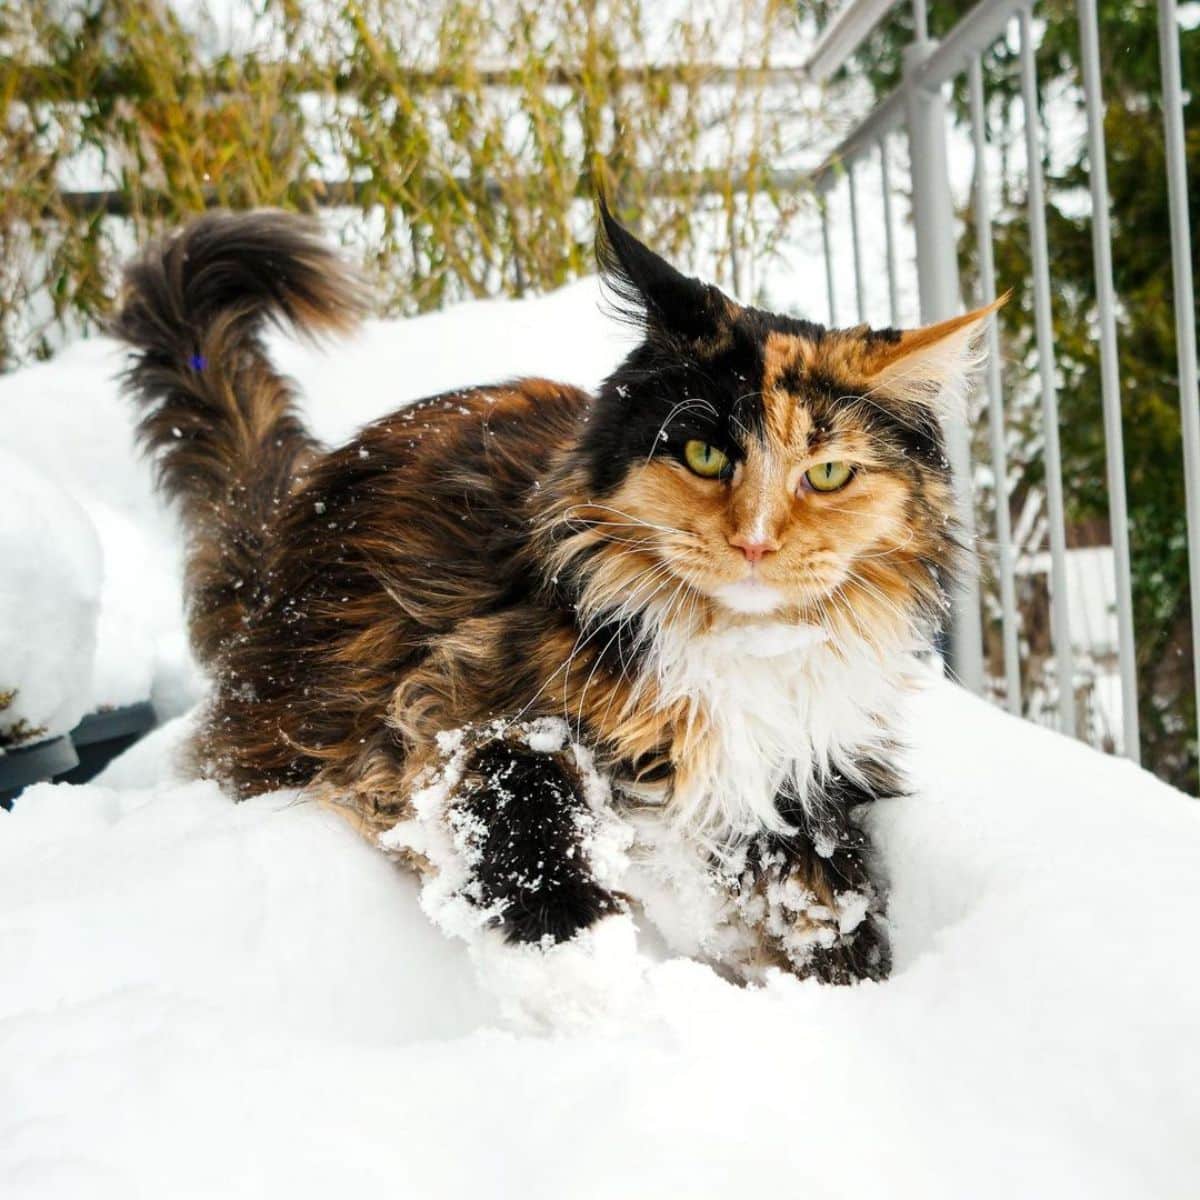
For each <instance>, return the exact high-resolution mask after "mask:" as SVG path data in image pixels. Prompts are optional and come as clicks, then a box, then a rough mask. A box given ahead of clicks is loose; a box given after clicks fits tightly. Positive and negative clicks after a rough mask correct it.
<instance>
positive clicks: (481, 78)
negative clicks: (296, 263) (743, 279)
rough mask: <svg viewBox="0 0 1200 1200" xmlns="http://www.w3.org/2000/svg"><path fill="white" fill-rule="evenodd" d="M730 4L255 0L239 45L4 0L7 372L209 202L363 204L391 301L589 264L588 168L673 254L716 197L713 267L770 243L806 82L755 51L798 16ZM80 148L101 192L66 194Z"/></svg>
mask: <svg viewBox="0 0 1200 1200" xmlns="http://www.w3.org/2000/svg"><path fill="white" fill-rule="evenodd" d="M739 3H740V8H737V7H735V8H734V10H733V11H734V12H735V13H736V14H737V16H736V19H735V21H734V22H733V24H732V26H722V27H720V28H718V27H716V26H715V25H714V24H713V23H711V22H707V23H706V22H705V21H703V20H701V19H699V18H695V19H683V20H680V21H677V22H675V23H673V24H667V25H666V26H665V27H664V22H663V20H662V18H661V15H658V16H657V17H656V20H655V22H654V26H653V29H651V28H650V27H649V23H648V21H647V15H648V14H647V11H646V10H645V9H644V8H643V2H642V0H613V3H611V4H607V5H603V6H602V5H598V4H596V3H595V0H561V2H560V3H557V4H554V5H546V4H542V3H537V2H534V0H432V2H431V3H420V2H418V0H331V2H330V3H328V4H325V5H301V4H298V3H296V0H254V2H253V3H251V0H247V3H246V6H245V11H246V13H248V14H250V13H252V14H253V15H254V21H253V28H252V29H251V30H250V31H249V33H248V35H247V36H246V37H245V38H243V39H242V41H243V42H244V43H245V46H244V48H243V49H241V50H240V51H239V52H237V53H232V52H222V53H219V54H214V53H211V52H208V50H207V47H208V46H209V45H211V44H214V43H215V42H216V41H217V39H215V38H214V37H212V36H210V35H211V34H212V32H213V31H212V30H208V31H207V32H206V30H205V29H204V27H203V26H202V27H201V28H200V29H199V30H196V29H193V28H188V27H185V26H184V25H183V24H182V23H181V22H180V20H179V19H178V18H177V17H176V16H175V15H174V12H173V10H172V9H171V7H170V6H169V5H168V4H167V3H166V2H165V0H76V2H72V3H70V4H66V3H63V0H0V368H2V367H4V366H6V365H12V364H13V363H15V362H18V361H21V360H22V359H24V358H27V357H29V356H30V355H31V354H35V355H44V354H47V353H49V351H50V350H51V348H52V347H53V345H54V343H55V341H56V340H57V339H58V338H60V337H61V331H62V329H63V328H64V327H78V326H82V327H84V328H87V327H89V326H94V325H95V324H96V323H97V321H98V320H99V319H100V318H102V316H103V314H104V313H105V311H106V309H107V307H108V305H109V304H110V303H111V293H112V287H113V281H114V278H115V271H116V264H117V261H118V260H119V259H120V258H121V257H123V256H124V255H125V254H127V253H128V252H129V250H130V249H131V248H132V246H133V245H135V244H136V243H137V242H140V241H143V240H144V239H146V238H147V237H148V236H150V235H152V234H153V233H155V232H157V231H159V230H160V229H162V228H163V227H164V226H169V225H172V224H175V223H177V222H179V221H180V220H182V219H184V218H186V217H187V216H188V215H189V214H191V213H194V212H196V211H198V210H201V209H203V208H205V207H209V206H212V205H223V206H228V207H233V208H243V207H248V206H253V205H279V206H282V207H285V208H291V209H300V210H311V209H313V208H315V207H316V206H317V205H318V204H336V205H341V206H344V207H347V208H352V209H353V212H345V213H343V214H340V215H339V224H340V226H341V229H342V237H343V239H344V240H345V241H346V242H347V244H349V245H351V246H352V247H353V248H354V250H355V251H356V252H357V253H358V254H359V255H360V256H361V257H362V258H363V260H364V261H365V262H366V263H367V264H368V266H369V267H370V268H371V269H372V270H373V272H374V274H375V276H376V278H377V280H378V282H379V285H380V291H381V295H382V296H383V297H384V301H385V304H386V307H387V309H388V310H389V311H391V312H415V311H421V310H426V309H431V308H436V307H438V306H440V305H443V304H445V303H446V302H447V301H449V300H452V299H456V298H460V297H465V296H482V295H492V294H496V293H509V294H521V293H522V292H525V291H528V290H538V289H545V288H550V287H554V286H556V285H558V284H561V283H563V282H564V281H565V280H567V279H570V278H572V277H574V276H576V275H579V274H580V273H583V272H585V271H587V270H589V269H590V266H591V262H592V259H591V235H592V219H591V216H592V214H591V200H590V197H591V195H592V192H593V190H594V187H595V186H596V184H597V182H603V183H606V184H607V185H608V186H609V187H610V188H612V189H614V190H615V193H616V195H617V197H618V200H619V203H620V205H621V208H622V210H623V212H624V213H625V214H626V215H627V216H628V217H631V218H633V219H635V220H640V221H641V222H642V225H643V230H644V232H645V233H646V234H647V235H648V236H650V237H651V238H653V240H654V241H655V242H656V243H657V244H658V245H659V246H660V247H661V248H662V249H663V250H665V251H666V252H669V253H676V254H686V253H687V252H688V251H690V250H691V249H692V248H693V242H694V239H695V236H696V230H697V221H698V219H700V216H702V215H703V214H704V212H705V211H706V210H707V212H708V214H709V216H710V217H712V216H714V215H715V214H719V215H720V219H721V220H722V222H723V225H724V227H725V228H726V229H727V230H728V241H727V244H726V245H725V246H724V256H725V257H724V262H723V264H719V266H720V265H723V267H724V269H725V270H726V271H728V270H729V269H730V268H731V267H732V265H733V264H734V263H735V262H736V260H737V256H738V254H739V252H740V253H744V252H745V251H746V250H747V249H748V248H750V247H753V248H754V251H755V253H756V254H757V255H763V254H769V253H770V251H771V247H772V245H773V244H774V241H775V239H776V238H778V237H779V236H780V235H781V234H782V232H783V230H784V228H785V226H786V223H787V219H788V217H789V216H790V215H791V213H792V212H793V211H794V209H795V206H796V203H797V201H796V199H795V197H787V196H780V195H777V194H775V193H773V192H772V191H771V189H770V186H769V182H768V178H767V167H768V165H769V164H772V163H774V162H776V161H777V160H778V158H779V156H780V155H781V154H782V153H783V152H784V151H785V150H786V151H788V152H793V151H794V150H795V146H794V145H792V144H786V145H785V126H786V125H788V124H789V123H790V124H791V126H792V132H793V134H794V127H795V116H794V114H795V113H796V112H797V111H798V109H799V104H798V101H797V96H796V92H795V89H796V88H797V87H798V86H799V81H798V80H795V79H793V80H792V82H791V83H790V85H789V84H788V82H787V80H786V77H784V76H782V75H780V74H776V75H772V74H770V73H769V72H764V71H763V70H762V68H769V67H770V65H771V53H772V47H773V45H774V44H775V41H776V35H777V34H778V33H779V31H780V29H781V27H782V25H783V23H785V22H790V21H793V20H794V12H793V11H792V9H791V7H790V6H789V5H787V4H785V3H783V2H782V0H739ZM738 39H740V46H741V53H740V56H739V62H740V64H741V65H740V66H739V68H738V69H737V70H736V71H735V72H728V71H727V72H723V73H722V72H715V73H714V70H713V68H711V67H710V66H708V65H706V64H709V63H711V62H712V61H713V60H714V59H715V57H716V55H717V52H718V50H723V49H724V48H725V47H727V46H728V45H730V43H731V40H733V41H737V40H738ZM657 62H668V63H670V64H671V65H670V66H664V67H649V68H644V67H641V66H639V65H638V64H646V63H657ZM718 77H719V79H718ZM714 81H717V82H716V84H715V86H714ZM734 131H738V132H737V134H736V136H735V133H734ZM81 162H82V163H83V164H86V165H87V166H88V167H89V168H92V170H91V171H90V174H94V173H95V169H96V168H98V169H99V170H100V171H101V172H102V175H103V178H104V180H105V185H104V186H105V189H106V190H108V191H110V192H111V195H109V196H99V197H97V196H93V197H90V198H87V197H85V198H83V199H80V198H78V197H76V198H75V199H71V198H65V197H64V195H63V192H62V189H63V187H64V181H69V180H70V178H71V177H72V174H73V173H74V171H75V165H76V164H78V163H81ZM698 166H703V167H704V169H702V170H696V169H695V168H697V167H698ZM327 174H333V175H334V176H338V177H340V178H338V179H337V180H336V181H335V184H334V186H333V187H331V186H330V185H329V181H328V180H327V179H326V178H324V176H325V175H327ZM68 186H69V185H68ZM105 208H107V209H110V210H115V211H117V212H119V213H121V214H122V217H121V219H120V220H115V219H113V217H112V216H111V215H110V216H108V217H106V216H105V215H104V212H103V210H104V209H105ZM698 214H699V216H698ZM356 215H357V217H358V219H355V216H356Z"/></svg>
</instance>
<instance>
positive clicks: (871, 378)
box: [865, 292, 1011, 415]
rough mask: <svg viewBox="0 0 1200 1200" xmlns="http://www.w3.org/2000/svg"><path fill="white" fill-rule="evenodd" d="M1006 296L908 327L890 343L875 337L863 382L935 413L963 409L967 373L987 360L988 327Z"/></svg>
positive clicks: (885, 339) (967, 380)
mask: <svg viewBox="0 0 1200 1200" xmlns="http://www.w3.org/2000/svg"><path fill="white" fill-rule="evenodd" d="M1010 295H1011V293H1010V292H1005V293H1004V295H1003V296H1000V297H999V298H998V299H996V300H993V301H992V303H991V304H986V305H984V306H983V308H977V309H975V310H974V311H973V312H969V313H963V315H962V316H960V317H951V318H950V319H949V320H948V321H939V322H937V323H936V324H935V325H925V326H922V327H921V328H919V329H906V330H904V331H902V332H901V334H900V336H899V337H897V338H894V339H891V340H889V339H887V338H882V337H880V338H875V339H873V345H872V347H871V350H870V351H869V352H868V354H867V356H866V357H867V363H866V364H865V365H866V367H867V371H866V374H867V382H868V385H869V386H870V388H871V390H872V391H878V392H880V393H882V394H884V395H887V396H890V397H891V398H892V399H894V400H899V401H900V402H901V403H904V404H913V405H917V406H920V407H923V408H932V409H934V410H935V411H937V412H938V414H939V415H948V414H950V413H955V412H957V411H958V410H959V409H961V407H962V404H963V402H964V401H965V398H966V393H967V385H968V383H969V382H970V378H971V375H972V373H973V372H974V371H976V370H977V369H978V368H979V367H980V366H982V365H983V361H984V359H985V358H986V356H987V339H986V334H987V323H988V320H989V319H990V318H991V316H992V314H993V313H995V312H996V311H997V309H999V308H1001V307H1002V306H1003V305H1004V304H1006V303H1007V302H1008V298H1009V296H1010Z"/></svg>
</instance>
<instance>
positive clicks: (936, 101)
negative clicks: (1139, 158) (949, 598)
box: [808, 0, 1200, 760]
mask: <svg viewBox="0 0 1200 1200" xmlns="http://www.w3.org/2000/svg"><path fill="white" fill-rule="evenodd" d="M898 2H899V0H890V2H886V0H848V2H847V3H846V4H845V5H844V6H843V8H842V9H841V10H840V11H839V12H838V14H837V15H836V16H835V17H834V18H833V20H831V21H830V22H829V25H828V26H827V28H826V30H825V31H824V33H823V34H822V36H821V37H820V39H819V41H818V45H817V48H816V50H815V51H814V54H813V57H812V60H811V61H810V63H809V67H808V69H809V73H810V74H811V75H812V76H813V77H814V78H818V79H823V78H827V77H828V76H829V75H831V74H832V73H833V72H834V71H836V70H837V69H838V67H839V66H841V65H842V64H843V63H844V62H845V61H846V59H847V58H849V56H850V55H851V54H853V53H854V51H855V50H856V49H857V47H858V45H859V44H860V43H861V41H862V40H863V38H865V36H866V35H867V33H869V32H870V31H871V29H873V28H874V26H875V25H876V24H877V23H878V22H879V20H880V19H881V18H882V17H883V16H884V15H885V14H886V12H887V11H888V10H889V9H891V8H893V7H895V6H896V4H897V3H898ZM1076 8H1077V14H1078V19H1079V29H1080V46H1079V58H1080V64H1081V67H1082V83H1083V91H1084V100H1085V105H1084V108H1085V113H1086V122H1087V138H1086V145H1087V156H1088V171H1089V176H1090V190H1091V209H1092V212H1091V216H1092V249H1093V265H1094V272H1095V284H1096V301H1097V322H1098V325H1097V336H1098V342H1099V351H1100V380H1101V397H1100V398H1101V406H1102V412H1103V428H1104V435H1105V459H1106V477H1107V484H1108V500H1109V517H1110V526H1111V536H1112V555H1113V565H1114V574H1115V583H1116V618H1117V643H1118V664H1119V671H1120V703H1121V716H1122V725H1123V729H1124V731H1125V736H1124V738H1123V742H1122V745H1123V750H1124V752H1125V753H1126V754H1127V755H1128V756H1129V757H1130V758H1133V759H1134V760H1137V758H1138V755H1139V748H1138V736H1137V731H1138V697H1137V678H1136V669H1135V658H1134V653H1135V640H1134V624H1133V603H1132V587H1131V572H1130V552H1129V532H1128V525H1129V521H1128V506H1127V500H1126V492H1125V459H1124V447H1123V444H1122V433H1121V382H1120V377H1121V372H1120V361H1119V357H1118V348H1117V335H1116V298H1115V294H1114V288H1113V268H1112V248H1111V232H1110V224H1109V192H1108V183H1107V172H1106V150H1105V139H1104V123H1103V111H1104V109H1103V99H1102V93H1101V79H1100V50H1099V34H1098V22H1097V15H1096V0H1076ZM1033 9H1034V0H980V3H978V4H977V5H976V6H975V7H974V8H973V9H971V10H970V12H968V13H967V14H966V15H965V16H964V17H963V18H962V19H961V20H960V21H959V22H958V24H957V25H956V26H955V27H954V29H953V30H952V31H951V32H950V33H949V34H948V35H947V36H946V37H945V38H943V39H942V40H941V41H940V42H935V41H933V40H931V39H930V38H929V36H928V25H927V14H926V10H925V0H913V25H914V29H915V38H914V40H913V42H912V43H911V45H909V46H908V47H907V48H906V50H905V54H904V69H903V77H902V82H901V84H900V86H899V87H898V88H897V89H896V91H894V92H893V93H892V94H891V95H889V96H887V97H886V98H885V99H883V100H882V101H881V102H880V103H879V104H878V105H876V107H875V108H874V109H873V111H872V112H871V113H870V114H869V115H868V116H867V117H866V118H865V119H864V120H863V121H862V122H860V123H859V125H858V126H857V128H855V129H854V130H853V132H851V133H850V134H849V136H847V137H846V138H845V139H844V140H843V141H842V143H841V144H840V145H839V146H838V147H837V149H836V150H835V151H834V152H833V153H832V154H831V155H830V156H829V157H828V159H827V160H826V161H825V162H824V163H823V164H822V165H821V166H820V167H819V168H818V170H817V171H816V172H815V174H814V176H813V182H814V183H815V185H816V187H817V189H818V191H819V193H820V195H821V199H822V204H821V235H822V248H823V251H824V255H825V281H826V291H827V297H828V306H829V318H830V322H831V323H832V324H837V323H838V319H839V316H842V317H844V316H845V314H839V312H838V308H837V303H836V299H837V298H836V295H835V287H834V280H835V268H834V260H833V252H832V246H831V238H830V213H829V208H828V204H827V200H828V198H829V196H830V194H831V193H832V192H833V191H834V190H835V189H837V188H840V187H843V186H844V187H845V189H846V191H847V194H848V201H849V224H850V231H849V232H850V240H851V247H852V256H853V279H854V287H855V302H856V307H857V318H858V319H859V320H860V321H865V320H866V302H865V298H864V263H863V254H862V236H861V233H862V231H861V229H860V221H861V219H862V205H861V199H860V193H859V187H860V181H859V168H860V167H861V166H862V165H863V164H864V163H866V162H867V160H868V159H869V158H871V157H873V156H875V155H878V157H879V162H880V179H881V187H882V197H881V199H882V207H883V223H884V233H885V247H886V269H887V282H888V302H889V307H890V314H891V319H892V321H893V323H895V322H896V320H897V283H896V280H897V269H896V252H895V242H894V232H893V213H892V202H893V189H892V181H891V178H890V168H889V156H888V153H887V145H888V139H889V137H891V136H892V135H893V134H895V133H897V132H902V133H904V134H905V135H906V136H907V139H908V146H909V161H910V163H911V191H912V217H913V230H914V233H915V238H916V249H917V256H916V262H917V276H918V288H919V297H920V310H921V319H922V320H923V321H934V320H939V319H941V318H944V317H948V316H952V315H954V313H956V312H958V311H961V310H962V307H963V305H962V299H961V294H960V286H959V278H958V267H957V258H956V246H955V233H954V229H955V225H954V204H953V194H952V191H951V186H950V175H949V171H948V163H947V134H948V126H947V121H948V115H947V110H946V104H945V100H944V98H943V95H942V93H943V89H944V87H945V85H947V84H949V83H951V82H952V81H954V80H955V79H957V78H959V77H961V76H965V78H966V84H967V98H968V112H969V123H970V132H971V141H972V145H973V148H974V180H973V182H974V189H973V191H974V205H973V213H972V218H971V219H972V223H973V225H974V230H973V232H974V235H975V241H976V251H977V256H978V271H979V289H980V293H981V294H980V296H979V301H980V303H988V302H990V301H992V300H993V299H995V295H996V279H995V264H994V257H993V249H992V228H991V223H992V209H991V205H990V195H989V185H990V180H989V178H988V166H987V154H986V148H987V144H988V138H987V118H986V111H987V109H986V102H985V87H984V74H983V68H982V57H983V55H984V54H985V52H986V51H987V50H988V49H989V48H990V47H992V46H993V45H994V44H995V43H996V42H998V41H999V40H1000V39H1001V38H1003V37H1004V36H1005V35H1006V34H1007V32H1008V30H1009V28H1010V26H1011V24H1012V23H1013V22H1014V21H1015V22H1016V26H1017V53H1018V65H1019V79H1020V97H1021V110H1022V118H1023V122H1024V142H1025V151H1026V170H1027V205H1028V213H1027V215H1028V222H1029V238H1030V261H1031V265H1032V285H1033V286H1032V290H1033V301H1034V342H1035V345H1036V349H1037V362H1038V387H1039V392H1040V399H1041V406H1040V413H1041V421H1042V430H1041V432H1042V436H1043V439H1044V443H1043V446H1044V448H1043V465H1044V469H1045V500H1046V525H1047V541H1048V543H1049V552H1050V602H1051V613H1050V630H1051V641H1052V646H1053V653H1054V659H1055V676H1056V678H1057V682H1058V688H1057V718H1058V722H1059V724H1060V726H1061V728H1063V729H1064V730H1065V731H1067V732H1071V733H1074V732H1075V731H1076V714H1075V693H1074V680H1075V664H1074V662H1073V652H1072V637H1071V628H1070V621H1071V615H1070V608H1069V605H1068V582H1067V544H1066V522H1065V514H1064V504H1063V479H1062V462H1061V454H1060V449H1059V413H1058V395H1057V386H1056V375H1057V372H1056V366H1055V347H1054V330H1053V325H1052V320H1051V292H1050V289H1051V269H1050V256H1049V247H1048V241H1047V232H1046V215H1045V185H1044V180H1043V174H1042V161H1043V145H1042V133H1041V122H1040V120H1039V115H1038V81H1037V72H1036V65H1035V45H1034V14H1033ZM1158 22H1159V50H1160V66H1161V73H1162V96H1163V110H1164V126H1165V128H1164V133H1165V137H1166V154H1167V186H1168V192H1169V203H1170V222H1171V229H1170V232H1171V249H1172V255H1171V257H1172V271H1173V278H1174V307H1175V324H1176V342H1177V354H1178V368H1179V380H1180V395H1179V403H1180V407H1181V416H1182V430H1183V458H1184V478H1185V485H1186V495H1187V544H1188V555H1189V582H1190V589H1191V600H1192V604H1191V610H1192V636H1193V646H1194V647H1197V648H1200V396H1198V394H1197V384H1198V380H1197V358H1196V329H1195V323H1194V318H1193V314H1194V311H1195V307H1194V304H1195V301H1194V284H1193V280H1192V264H1191V231H1190V229H1189V220H1188V197H1187V174H1186V161H1185V141H1184V124H1183V90H1182V81H1181V78H1180V51H1179V15H1178V11H1177V4H1176V0H1158ZM989 337H990V341H991V345H990V350H991V354H990V357H989V365H988V368H987V371H986V374H985V380H984V382H985V395H986V401H987V426H988V436H989V442H990V450H991V455H990V457H991V469H992V473H993V476H994V480H995V487H996V516H995V532H996V542H997V561H996V563H995V570H996V583H997V589H998V593H999V603H1000V616H1001V644H1002V651H1003V676H1004V678H1003V682H1004V691H1005V697H1006V703H1007V705H1008V707H1009V708H1010V709H1011V710H1012V711H1013V712H1017V713H1019V712H1020V711H1021V676H1020V659H1019V654H1020V642H1019V637H1018V634H1019V619H1018V608H1017V590H1016V568H1017V563H1016V552H1015V548H1014V545H1013V533H1012V529H1011V522H1010V517H1009V509H1008V500H1009V497H1008V489H1007V480H1008V468H1007V462H1006V449H1005V404H1004V396H1003V392H1002V387H1001V373H1000V360H999V354H998V338H997V334H996V331H995V329H993V330H992V331H991V332H990V334H989ZM948 442H949V450H950V456H951V461H952V464H953V466H954V469H955V474H956V477H957V479H958V481H959V488H960V491H959V497H958V503H959V510H960V516H961V519H962V521H963V524H964V526H965V528H966V531H967V533H968V535H970V536H973V531H974V505H973V502H972V495H971V486H972V485H971V470H970V467H971V461H970V436H969V430H968V429H967V428H966V426H965V424H963V425H961V426H960V427H958V428H954V429H951V430H950V431H949V437H948ZM1193 658H1194V662H1195V671H1196V674H1195V679H1194V686H1195V689H1196V694H1197V701H1198V711H1200V653H1196V654H1194V655H1193ZM950 665H951V667H952V669H953V670H954V672H955V673H956V674H957V675H958V677H959V678H960V679H961V680H962V681H963V682H964V683H965V684H966V685H967V686H968V687H970V688H972V689H973V690H976V691H982V690H983V687H984V682H985V681H984V660H983V638H982V612H981V607H980V593H979V588H978V584H973V585H968V586H967V587H965V588H963V589H962V590H961V591H960V592H959V593H958V594H957V595H956V596H955V597H954V608H953V620H952V630H951V637H950Z"/></svg>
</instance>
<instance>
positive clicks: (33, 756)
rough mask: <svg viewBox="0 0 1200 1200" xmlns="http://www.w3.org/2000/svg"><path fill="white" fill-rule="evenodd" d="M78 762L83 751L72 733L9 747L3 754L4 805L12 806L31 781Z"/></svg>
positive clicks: (0, 789) (0, 802) (0, 799)
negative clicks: (73, 742) (29, 744)
mask: <svg viewBox="0 0 1200 1200" xmlns="http://www.w3.org/2000/svg"><path fill="white" fill-rule="evenodd" d="M78 765H79V755H78V754H77V753H76V751H75V747H74V745H73V744H72V742H71V738H70V736H69V735H68V734H63V735H62V737H56V738H48V739H47V740H46V741H44V742H38V743H37V744H36V745H33V746H24V747H22V748H21V749H19V750H9V751H7V752H6V753H5V755H4V757H3V758H0V807H3V808H11V807H12V802H13V800H14V799H15V798H16V797H17V796H19V795H20V794H21V792H22V790H23V789H24V788H27V787H28V786H29V785H30V784H31V783H41V782H43V781H44V780H46V779H53V778H54V777H55V776H56V775H62V774H63V773H64V772H66V771H70V770H71V769H72V768H74V767H77V766H78Z"/></svg>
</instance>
